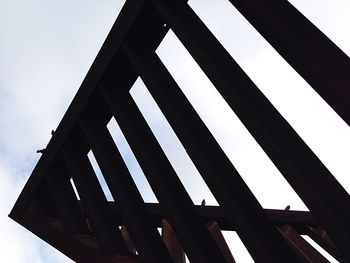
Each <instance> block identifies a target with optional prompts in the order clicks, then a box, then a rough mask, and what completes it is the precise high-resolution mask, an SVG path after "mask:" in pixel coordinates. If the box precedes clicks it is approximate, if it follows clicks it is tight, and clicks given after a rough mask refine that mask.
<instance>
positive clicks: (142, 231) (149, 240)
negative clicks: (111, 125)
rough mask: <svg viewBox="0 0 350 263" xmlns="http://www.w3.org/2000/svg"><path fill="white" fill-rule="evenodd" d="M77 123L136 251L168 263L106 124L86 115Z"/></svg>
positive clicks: (167, 258) (143, 256) (145, 259)
mask: <svg viewBox="0 0 350 263" xmlns="http://www.w3.org/2000/svg"><path fill="white" fill-rule="evenodd" d="M79 123H80V126H81V128H82V131H83V133H84V135H85V136H86V138H87V140H88V142H89V143H90V145H91V148H92V151H93V153H94V156H95V157H96V160H97V162H98V164H99V167H100V169H101V171H102V174H103V176H104V178H105V179H106V182H107V184H108V187H109V189H110V191H111V193H112V195H113V198H114V199H115V200H117V205H118V207H119V208H120V212H121V215H122V217H123V220H124V224H125V225H126V226H127V229H128V232H129V233H130V235H131V237H132V240H133V242H134V244H135V245H136V247H137V251H138V254H139V255H140V256H141V258H142V259H143V261H144V262H149V263H151V262H154V263H156V262H159V263H160V262H171V261H172V260H171V257H170V255H169V253H168V251H167V249H166V247H165V246H164V244H163V242H162V240H161V237H160V236H159V233H158V230H157V227H156V226H155V224H154V223H153V221H152V219H151V217H150V215H149V214H148V211H147V210H146V207H145V204H144V202H143V200H142V197H141V195H140V193H139V191H138V190H137V187H136V185H135V183H134V181H133V179H132V177H131V175H130V173H129V171H128V168H127V167H126V165H125V163H124V162H123V159H122V157H121V155H120V153H119V152H118V150H117V147H116V145H115V143H114V141H113V139H112V136H111V135H110V133H109V132H108V129H107V127H106V126H104V125H103V124H101V123H100V122H99V121H98V120H97V119H95V118H94V116H92V114H89V115H87V116H85V118H81V120H80V122H79Z"/></svg>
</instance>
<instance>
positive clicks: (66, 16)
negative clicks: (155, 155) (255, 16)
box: [0, 0, 350, 263]
mask: <svg viewBox="0 0 350 263" xmlns="http://www.w3.org/2000/svg"><path fill="white" fill-rule="evenodd" d="M290 2H291V3H292V4H294V5H295V6H296V7H297V8H298V9H299V10H300V11H301V12H303V13H304V14H305V15H306V16H307V17H308V18H309V19H310V20H311V21H312V22H314V23H315V24H316V25H317V26H318V27H319V28H320V29H321V30H322V31H323V32H324V33H325V34H327V35H328V36H329V37H330V38H331V39H332V40H333V41H334V42H335V43H336V44H337V45H338V46H339V47H340V48H341V49H342V50H343V51H344V52H345V53H346V54H347V55H350V36H349V29H350V17H349V14H350V3H349V2H348V1H347V0H309V1H303V0H291V1H290ZM0 3H1V5H0V6H1V8H0V128H1V132H0V233H1V235H0V262H11V263H12V262H14V263H24V262H28V261H29V262H37V263H41V262H49V263H51V262H71V261H70V260H69V259H67V258H66V257H65V256H62V255H61V254H60V253H59V252H56V251H55V250H54V249H53V248H51V247H50V246H48V245H47V244H45V242H43V241H41V240H39V239H38V238H36V237H35V236H34V235H32V234H31V233H29V232H28V231H27V230H25V229H24V228H22V227H21V226H19V225H18V224H16V223H14V222H12V221H11V220H10V219H8V218H7V214H8V213H9V211H10V209H11V208H12V206H13V204H14V202H15V200H16V198H17V197H18V195H19V193H20V191H21V189H22V187H23V186H24V183H25V182H26V180H27V179H28V176H29V175H30V172H31V171H32V169H33V167H34V166H35V164H36V162H37V160H38V158H39V157H40V156H39V155H38V154H36V153H35V152H36V150H37V149H41V148H44V147H45V146H46V144H47V142H48V141H49V139H50V137H51V135H50V131H51V130H52V129H55V128H56V127H57V125H58V123H59V121H60V120H61V119H62V117H63V114H64V112H65V110H66V109H67V107H68V105H69V103H70V102H71V100H72V98H73V96H74V94H75V93H76V91H77V89H78V88H79V86H80V84H81V82H82V80H83V78H84V77H85V75H86V73H87V71H88V69H89V67H90V66H91V64H92V62H93V59H94V58H95V56H96V54H97V52H98V50H99V48H100V47H101V45H102V43H103V41H104V39H105V38H106V36H107V34H108V31H109V30H110V28H111V26H112V24H113V22H114V20H115V18H116V16H117V14H118V12H119V10H120V8H121V6H122V4H123V3H124V1H119V0H114V1H111V0H105V1H100V2H96V1H91V0H88V1H87V0H85V1H81V0H77V1H68V0H62V1H44V0H29V1H28V0H26V1H24V0H22V1H21V0H12V1H5V0H0ZM190 5H191V7H192V8H193V9H194V10H195V12H196V13H197V14H198V15H199V16H200V17H201V18H202V19H203V20H204V21H205V22H206V24H207V25H208V27H209V28H210V29H211V30H212V32H213V33H214V34H215V36H216V37H217V38H218V39H219V40H220V42H221V43H222V44H223V45H224V47H225V48H226V49H227V50H228V51H229V52H230V54H231V55H232V56H233V57H234V59H235V60H236V61H237V62H238V63H239V65H240V66H241V67H242V68H243V69H244V71H245V72H246V73H247V74H248V75H249V76H250V78H251V79H252V80H253V81H254V82H255V83H256V84H257V85H258V87H259V88H260V89H261V90H262V92H263V93H264V94H265V95H266V96H267V97H268V98H269V100H270V101H271V102H272V103H273V104H274V106H275V107H276V108H277V109H278V110H279V111H280V112H281V113H282V114H283V116H284V117H285V118H286V119H287V120H288V121H289V122H290V123H291V124H292V126H293V127H294V128H295V130H296V131H297V132H298V133H299V135H300V136H301V137H302V138H303V139H304V140H305V141H306V142H307V144H308V145H309V146H310V148H311V149H312V150H313V151H314V152H315V153H316V154H317V156H318V157H319V158H320V159H321V160H322V161H323V162H324V163H325V165H326V166H327V167H328V169H329V170H330V171H331V172H332V173H333V175H334V176H335V177H336V178H337V179H338V180H339V181H340V182H341V184H342V185H343V186H344V188H345V189H346V190H347V191H348V192H349V191H350V179H349V172H350V162H348V160H347V159H348V156H350V129H349V127H348V126H347V125H346V124H345V123H344V122H343V121H342V120H341V119H340V118H339V117H338V116H337V115H336V114H335V113H334V112H333V110H331V109H330V107H329V106H328V105H326V104H325V103H324V102H323V100H322V99H321V98H320V97H319V96H318V95H317V94H316V93H315V92H314V91H313V90H312V88H310V86H309V85H308V84H307V83H306V82H305V81H304V80H303V79H302V78H301V77H300V76H298V75H297V74H296V73H295V72H294V71H293V70H292V69H291V67H290V66H289V65H288V64H287V63H286V62H284V61H283V59H282V58H281V57H280V56H279V55H278V54H277V53H276V52H275V51H274V50H273V48H271V47H270V46H269V44H268V43H266V41H265V40H264V39H263V38H262V37H261V36H260V35H259V34H258V33H257V32H256V31H255V30H254V29H253V28H252V26H250V25H249V24H248V23H247V22H246V21H245V20H244V18H243V17H242V16H241V15H240V14H239V13H238V12H237V11H236V10H235V9H234V8H233V7H232V6H231V5H230V4H229V3H228V1H226V0H215V1H213V0H191V1H190ZM157 54H158V55H159V56H160V57H161V59H162V61H163V62H164V63H165V65H166V66H167V67H168V69H169V71H170V72H171V73H172V75H173V76H174V78H175V79H176V81H177V82H178V83H179V85H180V86H181V89H182V90H183V92H184V93H185V95H186V96H187V97H188V99H189V100H190V101H191V103H192V104H193V105H194V107H195V109H196V110H197V111H198V113H199V114H200V116H201V117H202V119H203V120H204V122H205V123H206V125H207V126H208V127H209V129H210V130H211V132H212V133H213V134H214V136H215V138H216V139H217V141H218V142H219V143H220V145H221V146H222V148H223V149H224V151H225V153H226V154H227V155H228V156H229V158H230V160H231V161H232V163H233V164H234V165H235V167H236V168H237V170H238V171H239V172H240V173H241V175H242V176H243V178H244V180H245V181H246V183H247V184H248V186H249V187H250V188H251V190H252V191H253V192H254V193H255V194H256V197H257V198H258V200H259V202H260V203H261V204H262V205H263V206H264V207H266V208H279V209H283V208H284V207H285V206H286V205H291V206H292V209H307V208H306V207H305V206H304V204H303V203H302V201H301V200H300V199H299V198H298V196H297V195H296V194H295V193H294V192H293V190H292V189H291V188H290V187H289V185H288V184H287V183H286V182H285V180H284V179H283V177H282V176H281V175H280V173H279V172H278V170H277V169H276V168H275V167H274V166H273V164H272V163H271V161H270V160H269V158H268V157H266V156H265V154H264V153H263V151H262V150H261V148H260V147H259V146H258V144H257V143H256V142H255V141H254V139H252V138H251V136H250V135H249V134H248V133H247V131H246V130H245V128H244V126H243V125H242V124H241V123H240V122H239V120H238V119H237V117H236V116H235V114H234V113H233V112H232V111H231V110H230V109H229V107H228V106H227V104H226V103H225V102H224V101H223V99H222V98H221V97H220V95H219V94H218V93H217V91H216V90H215V88H213V86H212V84H211V83H210V81H208V79H207V78H206V77H205V75H204V74H203V72H201V70H200V69H199V67H198V65H197V64H196V63H195V62H194V61H193V59H192V58H191V57H190V56H188V53H187V51H186V50H185V49H184V47H183V46H182V45H181V43H180V42H179V41H178V40H177V39H176V37H175V35H174V34H173V33H172V32H170V33H169V34H168V35H167V36H166V38H165V40H164V41H163V43H162V44H161V46H160V47H159V49H158V50H157ZM131 94H132V96H133V98H134V100H135V101H136V103H137V104H138V106H139V108H140V109H141V110H142V112H143V114H144V116H145V118H146V119H147V121H148V122H149V125H150V126H151V128H152V130H153V132H154V133H155V134H156V136H157V138H158V140H159V141H160V143H161V145H162V147H163V149H164V151H165V152H166V154H167V156H168V158H169V160H170V161H171V163H172V165H173V166H174V168H175V169H176V171H177V173H178V174H179V176H180V178H181V180H182V182H183V184H184V185H185V187H186V188H187V189H188V191H189V193H190V195H191V198H192V199H193V201H194V202H195V203H196V204H199V203H200V201H201V200H202V199H203V198H205V199H206V201H207V203H208V204H216V201H215V199H214V197H213V196H212V195H211V194H210V192H209V190H208V189H207V187H206V186H205V184H204V183H203V181H202V180H201V178H200V175H199V174H198V172H197V170H196V169H195V167H194V166H193V164H192V162H191V161H190V159H189V158H188V156H187V155H186V152H185V151H184V149H183V148H182V146H181V145H180V143H179V142H178V140H177V138H176V136H175V135H174V133H173V132H172V131H171V129H170V128H169V125H168V124H167V122H166V121H165V119H164V117H163V116H162V114H161V113H160V111H159V109H158V108H157V106H156V104H155V103H154V101H153V99H152V97H151V96H150V95H149V93H148V92H147V90H146V88H145V86H144V85H143V83H142V81H141V80H138V81H137V82H136V84H135V85H134V87H133V88H132V90H131ZM108 127H109V128H110V131H111V133H112V134H113V136H114V138H115V140H116V141H117V144H118V147H119V149H120V151H121V152H122V154H123V157H124V159H125V162H126V163H127V164H128V167H129V169H130V171H131V173H132V174H133V176H134V178H135V181H136V183H137V185H138V187H139V190H140V191H141V193H142V195H143V197H144V199H145V201H148V202H151V201H155V200H156V199H155V197H154V195H153V193H152V191H151V190H150V188H149V187H148V186H147V183H146V181H145V179H144V176H143V174H142V171H141V169H140V168H139V167H138V165H137V162H136V161H135V160H134V159H133V156H132V153H131V152H130V150H129V149H128V146H127V144H126V143H125V141H123V136H122V135H121V133H120V132H119V131H118V127H117V125H116V123H115V122H111V123H110V125H109V126H108ZM90 157H91V158H92V156H90ZM252 160H253V161H252ZM92 161H93V160H92ZM107 196H108V193H107ZM109 198H110V197H109ZM229 235H231V237H228V238H229V240H230V242H231V244H233V245H232V247H233V250H234V249H236V251H234V255H235V256H236V257H237V261H238V262H251V259H249V257H248V256H247V254H245V252H244V251H243V252H242V249H241V246H240V244H239V243H238V242H239V241H237V238H235V237H233V236H232V235H233V234H232V233H231V234H229ZM235 242H236V243H235Z"/></svg>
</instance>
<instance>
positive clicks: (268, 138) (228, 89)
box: [151, 0, 350, 260]
mask: <svg viewBox="0 0 350 263" xmlns="http://www.w3.org/2000/svg"><path fill="white" fill-rule="evenodd" d="M151 2H152V3H153V4H154V6H155V7H156V8H157V9H158V11H159V12H160V13H161V14H162V15H163V17H164V19H165V20H166V21H167V23H168V24H169V25H170V26H171V28H172V30H173V31H174V33H175V34H176V35H177V36H178V38H179V39H180V40H181V42H182V43H183V44H184V45H185V47H186V48H187V49H188V51H189V52H190V53H191V55H192V56H193V57H194V59H195V60H196V61H197V63H198V64H199V66H200V67H201V68H202V69H203V71H204V72H205V73H206V75H207V76H208V77H209V79H210V80H211V81H212V83H213V84H214V85H215V86H216V88H217V89H218V91H219V92H220V93H221V95H222V96H223V98H224V99H225V100H226V101H227V103H228V104H229V105H230V107H231V108H232V109H233V110H234V111H235V113H236V114H237V116H238V117H239V118H240V120H241V121H242V122H243V124H244V125H245V126H246V127H247V129H248V130H249V132H250V133H251V134H252V136H253V137H254V138H255V140H256V141H257V142H258V143H259V144H260V146H261V147H262V148H263V149H264V151H265V152H266V153H267V155H268V156H269V157H270V159H271V160H272V161H273V162H274V164H275V165H276V167H277V168H278V169H279V170H280V171H281V173H282V174H283V175H284V177H285V178H286V179H287V181H288V182H289V183H290V185H291V186H292V187H293V188H294V190H295V191H296V193H297V194H298V195H299V196H300V197H301V198H302V200H303V201H304V203H305V204H306V205H307V206H308V207H309V209H310V210H311V212H312V213H313V215H314V216H315V217H316V218H317V219H318V220H319V221H320V223H321V224H322V226H323V227H324V228H325V229H326V230H327V232H328V233H329V235H330V236H331V238H332V239H333V240H334V242H335V243H336V244H337V246H338V247H339V249H340V250H341V251H342V253H343V254H344V255H346V257H347V258H348V260H349V259H350V250H349V249H348V247H350V225H349V223H348V222H350V213H347V211H346V210H344V207H350V197H349V195H348V193H347V192H346V191H345V190H344V188H343V187H342V186H341V185H340V184H339V182H338V181H337V180H336V179H335V178H334V177H333V175H332V174H331V173H330V172H329V171H328V169H327V168H326V167H325V166H324V165H323V164H322V162H321V161H320V160H319V159H318V158H317V156H316V155H315V154H314V153H313V152H312V151H311V150H310V148H309V147H308V146H307V145H306V144H305V142H304V141H303V140H302V139H301V138H300V137H299V135H298V134H297V133H296V132H295V131H294V130H293V128H292V127H291V126H290V125H289V124H288V122H287V121H286V120H285V119H284V118H283V117H282V116H281V115H280V114H279V112H278V111H277V110H276V109H275V108H274V107H273V105H272V104H271V103H270V102H269V101H268V99H267V98H266V97H265V96H264V95H263V94H262V93H261V91H259V89H258V88H257V87H256V86H255V84H254V83H253V82H252V81H251V80H250V79H249V77H248V76H247V75H246V74H245V73H244V72H243V71H242V69H241V68H240V67H239V66H238V64H237V63H236V62H235V61H234V60H233V59H232V57H231V56H230V55H229V54H228V52H227V51H226V50H225V49H224V48H223V47H222V46H221V44H220V43H219V42H218V41H217V40H216V39H215V37H214V36H213V35H212V33H211V32H210V31H209V30H208V29H207V27H206V26H205V25H204V24H203V22H202V21H201V20H200V19H199V18H198V17H197V16H196V14H195V13H194V12H193V11H192V10H191V8H190V7H189V6H188V5H187V4H185V3H182V2H179V1H175V0H164V1H160V0H151ZM325 193H327V194H325Z"/></svg>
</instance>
